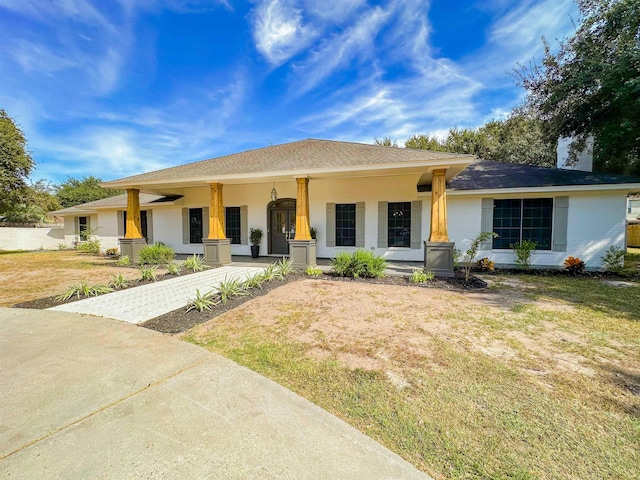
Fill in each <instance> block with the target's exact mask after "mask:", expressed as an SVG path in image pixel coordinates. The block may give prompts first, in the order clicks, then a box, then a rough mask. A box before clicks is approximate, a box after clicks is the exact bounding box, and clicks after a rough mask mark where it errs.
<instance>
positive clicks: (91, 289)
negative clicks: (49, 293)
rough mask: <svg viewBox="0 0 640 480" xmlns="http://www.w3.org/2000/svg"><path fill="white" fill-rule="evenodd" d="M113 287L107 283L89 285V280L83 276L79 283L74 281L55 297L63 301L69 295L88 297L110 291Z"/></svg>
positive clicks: (68, 297)
mask: <svg viewBox="0 0 640 480" xmlns="http://www.w3.org/2000/svg"><path fill="white" fill-rule="evenodd" d="M112 291H113V289H112V288H111V287H109V286H107V285H89V281H88V280H87V279H86V278H85V279H84V280H82V281H81V282H80V283H76V284H75V285H72V286H71V287H69V290H67V291H66V292H65V293H63V294H62V295H58V296H57V297H56V302H63V301H66V300H69V299H70V298H71V297H73V296H75V297H77V298H80V297H90V296H97V295H101V294H103V293H109V292H112Z"/></svg>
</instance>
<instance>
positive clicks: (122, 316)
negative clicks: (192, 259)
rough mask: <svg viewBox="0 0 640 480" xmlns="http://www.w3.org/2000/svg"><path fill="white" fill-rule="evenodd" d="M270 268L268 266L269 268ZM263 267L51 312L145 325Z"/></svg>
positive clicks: (195, 277) (217, 271)
mask: <svg viewBox="0 0 640 480" xmlns="http://www.w3.org/2000/svg"><path fill="white" fill-rule="evenodd" d="M265 266H266V265H265ZM264 268H265V267H263V266H257V265H256V266H251V267H236V266H227V267H220V268H213V269H211V270H205V271H204V272H199V273H193V274H190V275H184V276H181V277H176V278H172V279H171V280H163V281H161V282H157V283H150V284H148V285H142V286H140V287H134V288H129V289H127V290H121V291H116V292H112V293H108V294H106V295H100V296H98V297H92V298H87V299H84V300H79V301H77V302H71V303H66V304H64V305H58V306H56V307H52V308H49V309H48V310H56V311H61V312H74V313H85V314H88V315H97V316H99V317H107V318H115V319H116V320H122V321H124V322H129V323H135V324H138V323H142V322H146V321H147V320H150V319H152V318H155V317H157V316H159V315H163V314H165V313H167V312H171V311H172V310H176V309H178V308H182V307H185V308H186V306H187V303H188V302H189V300H190V299H192V298H193V297H195V294H196V289H200V292H202V293H204V292H205V291H209V290H211V289H212V288H214V287H216V286H218V285H220V283H221V282H222V281H224V279H225V278H229V279H232V278H240V279H242V280H245V279H246V278H247V277H251V276H253V275H255V274H256V273H260V272H262V271H264Z"/></svg>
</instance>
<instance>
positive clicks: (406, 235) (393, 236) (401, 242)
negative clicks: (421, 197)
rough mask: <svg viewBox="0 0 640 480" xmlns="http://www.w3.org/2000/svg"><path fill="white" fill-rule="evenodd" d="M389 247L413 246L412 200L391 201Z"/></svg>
mask: <svg viewBox="0 0 640 480" xmlns="http://www.w3.org/2000/svg"><path fill="white" fill-rule="evenodd" d="M388 222H389V223H388V230H387V231H388V242H389V243H388V245H389V247H411V202H394V203H392V202H389V216H388Z"/></svg>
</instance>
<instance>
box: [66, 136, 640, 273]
mask: <svg viewBox="0 0 640 480" xmlns="http://www.w3.org/2000/svg"><path fill="white" fill-rule="evenodd" d="M103 186H105V187H109V188H117V189H123V190H126V192H127V193H126V194H124V195H120V196H116V197H111V198H107V199H104V200H99V201H96V202H90V203H86V204H83V205H78V206H76V207H72V208H67V209H63V210H59V211H57V212H55V213H56V214H57V215H63V216H64V219H65V241H66V242H67V243H71V242H72V241H74V240H79V238H80V237H79V236H80V234H81V232H83V231H91V232H93V233H94V234H95V235H96V236H97V237H98V238H99V239H100V240H101V243H102V248H109V247H116V246H118V245H120V247H121V249H122V253H123V254H129V255H133V256H134V257H135V255H136V252H137V251H138V250H139V248H140V247H141V246H143V245H144V244H145V243H146V242H153V241H161V242H163V243H166V244H167V245H169V246H171V247H172V248H173V249H174V250H175V251H176V252H177V253H184V254H192V253H197V254H204V255H205V259H206V260H207V262H208V263H210V264H212V265H220V264H225V263H228V262H230V261H232V260H233V257H235V256H248V255H250V245H249V229H250V228H260V229H262V230H263V231H264V232H265V235H264V237H263V240H262V244H261V248H260V255H261V256H263V255H274V256H283V255H289V254H290V255H291V256H292V258H294V261H295V263H296V264H298V265H307V264H314V263H315V259H316V257H318V258H331V257H334V256H335V255H336V254H337V253H338V252H339V251H343V250H347V251H349V250H355V249H357V248H364V249H368V250H372V251H373V252H375V253H376V254H379V255H383V256H385V257H386V258H387V259H389V260H401V261H422V260H423V259H424V256H425V253H424V248H425V242H426V245H427V250H428V252H427V257H428V258H431V259H433V262H432V263H431V264H430V265H431V266H432V267H433V268H434V269H436V270H438V269H440V268H444V269H446V268H448V267H447V265H449V264H450V263H451V262H452V258H453V257H452V251H453V244H454V243H455V248H457V249H460V250H462V251H464V250H466V249H467V248H468V246H469V244H470V242H471V240H472V239H473V238H474V237H476V236H477V235H478V234H479V233H480V232H483V231H494V232H496V233H498V235H499V237H498V238H496V239H494V240H489V241H487V242H485V243H483V244H482V246H481V250H480V252H479V258H482V257H488V258H490V259H491V260H493V261H495V262H496V264H498V265H512V264H514V260H515V256H514V254H513V252H512V250H511V249H510V248H509V245H510V244H513V243H516V242H519V241H521V240H523V239H532V240H534V241H536V243H537V244H538V249H537V250H536V252H535V254H534V255H533V265H535V266H553V267H559V266H562V263H563V261H564V259H565V258H566V257H567V256H569V255H572V256H578V257H580V258H581V259H583V260H584V261H585V262H586V264H587V267H588V268H599V267H600V266H601V264H602V258H601V257H602V256H603V255H604V253H605V251H606V249H607V248H609V247H610V246H611V245H615V246H618V247H620V248H624V247H625V215H626V210H627V209H626V202H627V196H628V195H629V194H630V193H633V192H640V179H638V178H634V177H624V176H617V175H607V174H594V173H591V172H582V171H570V170H563V169H554V168H541V167H533V166H525V165H513V164H505V163H499V162H491V161H483V160H478V159H476V158H475V157H474V156H471V155H459V154H452V153H442V152H431V151H424V150H410V149H404V148H391V147H381V146H375V145H366V144H358V143H350V142H338V141H329V140H314V139H307V140H302V141H298V142H292V143H287V144H282V145H275V146H271V147H266V148H260V149H255V150H249V151H245V152H240V153H236V154H232V155H226V156H223V157H218V158H213V159H209V160H203V161H200V162H194V163H189V164H185V165H180V166H177V167H172V168H168V169H164V170H158V171H153V172H147V173H142V174H140V175H134V176H131V177H126V178H122V179H118V180H113V181H110V182H105V183H104V184H103ZM311 227H315V228H317V230H318V235H317V240H314V239H312V238H311V236H310V228H311ZM434 262H435V263H434ZM428 263H429V262H428Z"/></svg>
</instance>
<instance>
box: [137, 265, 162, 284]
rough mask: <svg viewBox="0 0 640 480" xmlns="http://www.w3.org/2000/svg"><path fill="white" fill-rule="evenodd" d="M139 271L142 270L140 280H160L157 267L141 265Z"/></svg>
mask: <svg viewBox="0 0 640 480" xmlns="http://www.w3.org/2000/svg"><path fill="white" fill-rule="evenodd" d="M138 270H140V280H142V281H145V280H151V281H152V282H155V281H156V280H158V274H157V272H156V271H157V270H158V266H157V265H151V266H146V265H140V267H138Z"/></svg>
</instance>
